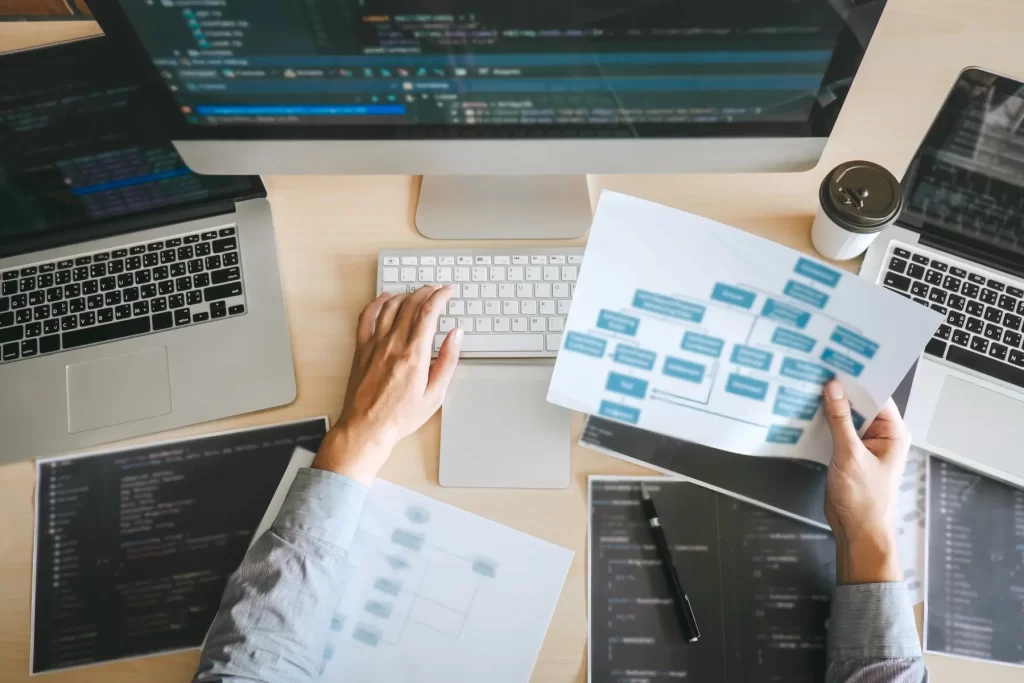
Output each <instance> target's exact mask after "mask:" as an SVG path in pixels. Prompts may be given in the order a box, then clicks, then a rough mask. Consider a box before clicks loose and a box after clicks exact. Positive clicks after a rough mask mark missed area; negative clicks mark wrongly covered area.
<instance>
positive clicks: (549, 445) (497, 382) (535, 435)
mask: <svg viewBox="0 0 1024 683" xmlns="http://www.w3.org/2000/svg"><path fill="white" fill-rule="evenodd" d="M553 367H554V366H553V365H552V364H551V363H530V362H503V363H489V362H476V361H465V360H464V361H462V362H461V363H460V364H459V367H458V369H457V370H456V371H455V377H454V379H453V380H452V384H451V386H450V387H449V388H448V395H447V397H446V398H445V402H444V407H443V408H442V409H441V463H440V468H439V474H438V480H439V482H440V484H441V486H473V487H497V488H539V489H549V488H567V487H568V486H569V448H570V443H569V416H570V411H568V410H566V409H564V408H559V407H557V406H554V405H551V404H550V403H548V402H547V393H548V385H549V384H550V383H551V371H552V369H553Z"/></svg>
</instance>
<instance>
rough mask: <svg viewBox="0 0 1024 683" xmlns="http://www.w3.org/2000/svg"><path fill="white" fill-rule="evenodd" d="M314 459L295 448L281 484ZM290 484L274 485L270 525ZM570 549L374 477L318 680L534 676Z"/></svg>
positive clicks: (513, 681)
mask: <svg viewBox="0 0 1024 683" xmlns="http://www.w3.org/2000/svg"><path fill="white" fill-rule="evenodd" d="M312 460H313V454H312V453H309V452H308V451H303V450H302V449H296V454H295V457H293V459H292V463H291V464H290V466H289V468H288V471H287V472H286V474H285V477H284V479H283V480H282V482H281V487H280V488H279V489H278V492H279V493H282V492H286V491H287V489H288V487H290V486H291V482H292V480H293V479H294V478H295V473H296V472H297V471H298V469H299V468H300V467H306V466H308V465H309V463H311V462H312ZM283 500H284V495H283V493H282V495H281V496H277V495H275V497H274V505H276V507H274V505H272V506H271V508H269V509H268V511H267V514H266V516H265V517H264V523H263V524H261V526H260V528H261V530H262V529H265V528H266V527H269V526H270V523H271V522H272V521H273V520H274V518H276V517H277V512H278V510H279V509H280V505H281V503H282V502H283ZM572 556H573V553H572V551H571V550H567V549H565V548H562V547H560V546H557V545H554V544H552V543H548V542H547V541H542V540H540V539H537V538H534V537H532V536H529V535H527V534H524V533H522V532H519V531H516V530H515V529H511V528H509V527H506V526H503V525H501V524H498V523H496V522H492V521H490V520H487V519H484V518H483V517H478V516H477V515H474V514H471V513H469V512H465V511H463V510H460V509H458V508H455V507H452V506H451V505H447V504H445V503H441V502H439V501H437V500H434V499H433V498H429V497H427V496H424V495H421V494H419V493H416V492H414V491H410V490H408V489H405V488H402V487H400V486H396V485H394V484H391V483H389V482H386V481H383V480H381V479H378V480H377V481H376V482H375V483H374V485H373V487H372V488H371V489H370V494H369V497H368V499H367V502H366V507H365V509H364V511H363V516H362V518H361V519H360V522H359V529H358V531H357V532H356V537H355V540H354V542H353V544H352V549H351V552H350V555H349V565H350V566H349V570H348V574H347V575H346V577H345V583H346V590H345V593H344V596H343V598H342V601H341V604H340V605H338V608H337V610H336V613H335V615H334V618H333V619H332V622H331V630H332V631H333V633H332V638H331V639H330V642H329V645H328V647H327V649H326V651H325V652H324V661H323V669H322V670H321V680H322V681H325V682H327V683H330V682H332V681H345V682H346V683H348V682H352V683H363V682H370V681H388V682H389V683H403V682H406V681H408V682H409V683H412V682H415V683H458V682H460V681H464V682H466V683H480V681H487V683H528V681H529V680H530V673H531V672H532V671H533V666H534V663H535V662H536V660H537V655H538V653H539V652H540V647H541V643H542V642H543V640H544V635H545V633H546V632H547V628H548V624H549V622H550V621H551V615H552V614H553V613H554V610H555V605H556V604H557V603H558V596H559V594H560V593H561V591H562V585H563V584H564V583H565V578H566V576H567V574H568V572H569V564H570V563H571V562H572Z"/></svg>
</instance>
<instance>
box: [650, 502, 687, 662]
mask: <svg viewBox="0 0 1024 683" xmlns="http://www.w3.org/2000/svg"><path fill="white" fill-rule="evenodd" d="M640 497H641V499H642V500H641V502H642V504H643V506H644V514H646V515H647V521H648V522H650V524H651V531H652V532H654V541H655V544H656V545H657V546H658V555H660V556H661V566H662V569H664V570H665V578H667V579H668V585H669V588H671V589H672V602H673V604H674V605H675V608H676V616H677V617H678V618H679V625H680V626H682V627H683V635H684V636H685V637H686V640H688V641H689V642H691V643H695V642H697V639H698V638H700V629H698V628H697V619H696V618H695V617H694V616H693V608H692V607H691V606H690V598H688V597H687V596H686V591H684V590H683V584H682V583H681V582H680V581H679V572H678V571H676V563H675V562H673V561H672V553H671V551H670V550H669V548H668V539H666V538H665V530H664V529H662V528H661V522H660V521H658V510H657V509H656V508H655V507H654V501H653V500H651V494H650V493H648V492H647V487H646V486H644V484H643V482H640Z"/></svg>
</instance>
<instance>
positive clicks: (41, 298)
mask: <svg viewBox="0 0 1024 683" xmlns="http://www.w3.org/2000/svg"><path fill="white" fill-rule="evenodd" d="M45 301H46V292H41V291H38V290H37V291H35V292H32V293H31V294H29V295H28V305H29V306H38V305H39V304H41V303H44V302H45Z"/></svg>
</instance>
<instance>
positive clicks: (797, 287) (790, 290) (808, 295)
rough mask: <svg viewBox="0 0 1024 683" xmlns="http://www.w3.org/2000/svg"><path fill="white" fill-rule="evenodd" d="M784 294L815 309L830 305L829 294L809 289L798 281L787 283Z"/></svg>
mask: <svg viewBox="0 0 1024 683" xmlns="http://www.w3.org/2000/svg"><path fill="white" fill-rule="evenodd" d="M782 293H783V294H785V295H786V296H789V297H792V298H794V299H796V300H797V301H802V302H804V303H805V304H808V305H810V306H814V307H815V308H825V304H827V303H828V294H825V292H819V291H818V290H816V289H815V288H814V287H808V286H807V285H805V284H802V283H799V282H797V281H796V280H790V281H789V282H787V283H786V287H785V289H783V290H782Z"/></svg>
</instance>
